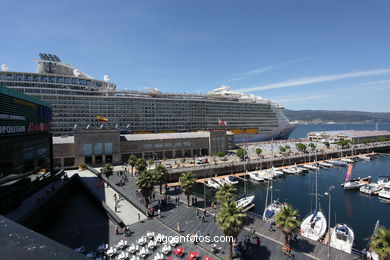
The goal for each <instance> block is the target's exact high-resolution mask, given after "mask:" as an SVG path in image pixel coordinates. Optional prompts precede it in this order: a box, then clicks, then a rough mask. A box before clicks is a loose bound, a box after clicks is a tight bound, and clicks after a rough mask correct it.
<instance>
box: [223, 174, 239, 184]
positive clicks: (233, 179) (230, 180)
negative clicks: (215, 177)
mask: <svg viewBox="0 0 390 260" xmlns="http://www.w3.org/2000/svg"><path fill="white" fill-rule="evenodd" d="M223 180H224V181H225V182H226V183H228V184H231V185H236V184H238V178H237V177H236V176H228V177H225V178H224V179H223Z"/></svg>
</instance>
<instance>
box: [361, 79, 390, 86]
mask: <svg viewBox="0 0 390 260" xmlns="http://www.w3.org/2000/svg"><path fill="white" fill-rule="evenodd" d="M383 83H390V79H386V80H378V81H372V82H366V83H362V84H360V85H361V86H369V85H378V84H383Z"/></svg>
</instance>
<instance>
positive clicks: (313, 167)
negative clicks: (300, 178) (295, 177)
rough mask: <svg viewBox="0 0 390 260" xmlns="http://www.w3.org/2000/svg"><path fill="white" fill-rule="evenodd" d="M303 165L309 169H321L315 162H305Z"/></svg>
mask: <svg viewBox="0 0 390 260" xmlns="http://www.w3.org/2000/svg"><path fill="white" fill-rule="evenodd" d="M303 167H305V168H306V169H309V170H313V171H317V170H319V169H320V168H319V167H317V166H315V165H314V164H304V165H303Z"/></svg>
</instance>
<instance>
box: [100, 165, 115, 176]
mask: <svg viewBox="0 0 390 260" xmlns="http://www.w3.org/2000/svg"><path fill="white" fill-rule="evenodd" d="M100 172H101V173H102V174H104V176H106V177H107V179H109V178H110V176H111V175H112V173H113V168H112V165H111V164H109V163H106V164H104V165H103V167H102V169H101V170H100Z"/></svg>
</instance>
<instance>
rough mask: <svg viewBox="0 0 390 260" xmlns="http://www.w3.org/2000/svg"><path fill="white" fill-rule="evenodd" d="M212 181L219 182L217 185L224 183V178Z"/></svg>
mask: <svg viewBox="0 0 390 260" xmlns="http://www.w3.org/2000/svg"><path fill="white" fill-rule="evenodd" d="M214 181H215V182H217V183H218V184H219V186H222V185H224V184H226V181H225V179H214Z"/></svg>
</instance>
